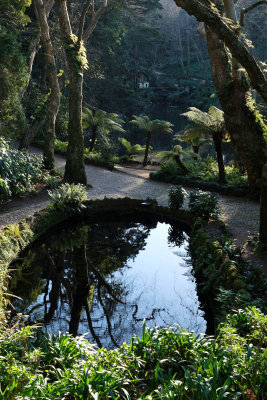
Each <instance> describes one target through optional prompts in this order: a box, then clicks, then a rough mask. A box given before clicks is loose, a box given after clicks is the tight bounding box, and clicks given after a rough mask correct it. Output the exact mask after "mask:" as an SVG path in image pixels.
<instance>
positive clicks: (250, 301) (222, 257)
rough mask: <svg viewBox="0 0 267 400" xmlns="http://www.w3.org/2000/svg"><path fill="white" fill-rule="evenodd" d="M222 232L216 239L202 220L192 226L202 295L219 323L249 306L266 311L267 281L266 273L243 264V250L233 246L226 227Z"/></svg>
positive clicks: (196, 265) (191, 246)
mask: <svg viewBox="0 0 267 400" xmlns="http://www.w3.org/2000/svg"><path fill="white" fill-rule="evenodd" d="M221 232H222V234H221V235H220V234H219V232H217V234H216V237H211V236H209V234H208V233H207V232H206V231H205V228H204V227H203V223H202V221H201V219H199V218H198V219H197V220H196V222H195V224H194V226H193V229H192V233H191V237H190V253H191V255H192V259H193V260H194V271H195V274H196V277H197V279H198V281H199V282H201V284H200V285H199V286H198V288H199V293H200V295H201V296H204V299H205V301H208V303H209V307H211V309H213V310H214V314H215V319H216V320H217V321H223V320H224V318H225V316H226V314H228V313H231V312H232V311H233V310H238V309H245V308H246V307H247V306H249V305H254V306H256V307H259V308H260V309H261V310H263V311H265V310H266V301H265V300H264V296H265V291H266V284H267V281H266V278H265V276H264V274H263V272H262V271H261V270H260V269H259V268H258V267H254V266H252V265H251V264H250V263H248V262H246V261H244V260H243V258H242V252H241V249H240V248H239V247H237V246H236V245H234V244H233V243H232V241H231V239H229V237H228V236H227V235H226V234H225V229H223V227H222V229H221ZM217 237H218V238H217Z"/></svg>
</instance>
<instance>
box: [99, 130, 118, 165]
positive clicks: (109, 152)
mask: <svg viewBox="0 0 267 400" xmlns="http://www.w3.org/2000/svg"><path fill="white" fill-rule="evenodd" d="M96 152H98V153H99V154H100V156H101V158H102V159H103V160H104V161H105V166H106V167H107V168H109V169H112V168H113V167H114V162H115V156H116V152H117V148H116V145H115V143H114V141H113V140H112V138H111V137H109V136H108V135H106V134H105V133H100V135H99V138H98V141H97V144H96Z"/></svg>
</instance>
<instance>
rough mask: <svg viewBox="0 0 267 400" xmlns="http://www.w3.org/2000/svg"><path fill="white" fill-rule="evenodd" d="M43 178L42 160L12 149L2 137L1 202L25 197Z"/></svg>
mask: <svg viewBox="0 0 267 400" xmlns="http://www.w3.org/2000/svg"><path fill="white" fill-rule="evenodd" d="M42 177H43V171H42V159H41V158H40V157H38V156H34V155H29V154H28V153H26V152H22V151H19V150H17V149H14V148H12V146H11V145H10V141H9V140H7V139H4V138H1V137H0V200H6V199H7V198H8V197H10V196H11V195H19V196H21V195H23V194H24V193H25V192H28V191H30V190H32V189H33V188H34V185H35V184H36V183H37V182H40V179H41V178H42Z"/></svg>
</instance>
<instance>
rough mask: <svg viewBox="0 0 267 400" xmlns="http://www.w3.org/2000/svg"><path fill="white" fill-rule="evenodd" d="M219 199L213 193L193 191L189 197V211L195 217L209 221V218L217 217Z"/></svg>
mask: <svg viewBox="0 0 267 400" xmlns="http://www.w3.org/2000/svg"><path fill="white" fill-rule="evenodd" d="M218 201H219V197H218V195H217V194H215V193H211V192H202V191H201V190H193V191H192V192H191V193H190V196H189V209H190V211H191V212H192V213H193V214H195V215H196V216H200V217H203V218H205V219H209V218H210V217H218V215H219V206H218Z"/></svg>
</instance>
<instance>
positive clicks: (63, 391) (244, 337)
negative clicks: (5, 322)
mask: <svg viewBox="0 0 267 400" xmlns="http://www.w3.org/2000/svg"><path fill="white" fill-rule="evenodd" d="M266 337H267V317H266V316H265V315H264V314H262V313H261V312H260V311H259V310H258V309H256V308H254V307H248V308H246V309H244V310H238V311H237V312H235V313H234V314H233V315H228V316H227V317H226V319H225V321H224V322H223V323H222V324H221V325H219V327H218V335H217V337H212V336H206V335H198V336H196V335H194V334H193V333H189V332H187V331H186V330H185V329H183V328H180V327H168V328H157V327H156V328H153V329H149V328H146V327H145V326H144V327H143V333H142V335H141V337H133V338H132V339H131V342H130V344H128V345H127V344H123V345H122V346H121V347H119V348H118V349H115V350H106V349H104V348H101V349H97V348H96V347H95V346H94V345H91V344H90V343H88V341H87V340H86V339H85V337H84V336H78V337H75V338H74V337H72V336H70V335H68V334H66V335H62V334H59V335H57V336H56V335H54V336H45V335H42V334H39V335H36V336H35V335H34V334H33V330H32V328H29V327H26V328H23V329H22V330H19V331H16V332H11V333H10V332H9V335H5V334H4V333H3V332H0V371H1V373H0V385H1V386H0V388H1V395H2V398H4V399H5V400H13V399H50V400H59V399H65V400H67V399H68V400H69V399H71V400H72V399H81V400H87V399H88V400H89V399H98V400H102V399H103V400H107V399H123V400H126V399H127V400H128V399H147V400H148V399H150V400H151V399H152V400H154V399H155V400H159V399H186V400H220V399H232V400H241V399H242V400H243V399H248V400H251V399H255V400H262V399H264V394H265V392H266V389H267V388H266V382H267V380H266V368H265V367H266V365H265V363H266V354H265V346H266V343H265V342H264V340H266Z"/></svg>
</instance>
